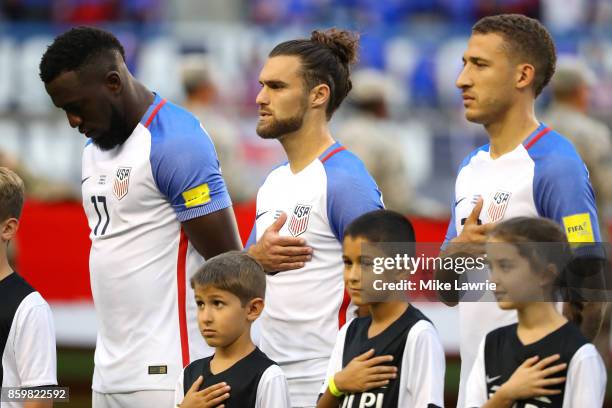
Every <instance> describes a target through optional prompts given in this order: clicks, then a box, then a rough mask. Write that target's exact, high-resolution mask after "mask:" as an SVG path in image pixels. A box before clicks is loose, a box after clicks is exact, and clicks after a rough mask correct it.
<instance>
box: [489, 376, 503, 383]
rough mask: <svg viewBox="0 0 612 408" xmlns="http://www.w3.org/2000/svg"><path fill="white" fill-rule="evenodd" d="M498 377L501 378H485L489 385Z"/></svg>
mask: <svg viewBox="0 0 612 408" xmlns="http://www.w3.org/2000/svg"><path fill="white" fill-rule="evenodd" d="M499 377H501V375H498V376H497V377H492V378H489V376H488V375H487V377H486V380H487V384H491V383H492V382H493V381H495V380H497V379H498V378H499Z"/></svg>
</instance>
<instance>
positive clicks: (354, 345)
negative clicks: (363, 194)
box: [317, 210, 445, 408]
mask: <svg viewBox="0 0 612 408" xmlns="http://www.w3.org/2000/svg"><path fill="white" fill-rule="evenodd" d="M415 241H416V239H415V234H414V228H413V227H412V224H411V223H410V221H409V220H408V219H407V218H406V217H404V216H403V215H401V214H399V213H396V212H394V211H389V210H378V211H372V212H369V213H367V214H364V215H362V216H360V217H359V218H357V219H355V220H354V221H353V222H352V223H351V224H350V225H349V226H348V227H347V228H346V231H345V233H344V242H343V254H342V258H343V260H344V283H345V286H346V288H347V290H348V292H349V294H350V296H351V299H352V301H353V303H355V304H356V305H357V306H366V307H367V308H368V309H369V312H370V315H369V316H366V317H359V318H356V319H354V320H352V321H351V322H349V323H347V324H345V325H344V326H343V327H342V329H341V330H340V332H339V333H338V337H337V339H336V345H335V346H334V350H333V352H332V356H331V359H330V361H329V366H328V369H327V378H326V380H325V384H324V386H323V389H322V390H321V392H322V396H321V399H320V400H319V403H318V404H317V407H318V408H326V407H328V408H331V407H338V406H342V407H343V408H357V407H377V408H396V407H415V408H436V407H442V406H444V373H445V362H444V349H443V348H442V343H441V342H440V339H439V336H438V333H437V331H436V329H435V328H434V326H433V324H432V323H431V322H430V321H429V319H428V318H427V317H426V316H425V315H424V314H423V313H421V311H419V310H418V309H417V308H416V307H414V306H413V305H411V304H410V303H409V302H408V299H406V297H405V293H403V292H402V293H401V294H400V295H401V297H400V298H398V297H396V296H393V297H391V296H389V297H385V298H383V299H377V296H376V293H375V292H376V290H375V289H374V286H373V282H374V279H381V278H382V280H383V281H384V282H386V283H397V282H400V281H401V280H404V279H407V276H406V275H407V274H409V271H406V270H386V271H385V272H384V274H381V275H375V274H374V272H373V270H372V267H371V265H372V264H373V259H372V257H373V256H381V257H384V258H386V259H388V258H395V257H396V256H397V255H398V254H400V253H401V255H408V256H411V257H414V253H415V248H414V242H415Z"/></svg>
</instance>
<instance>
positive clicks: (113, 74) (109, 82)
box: [104, 71, 123, 94]
mask: <svg viewBox="0 0 612 408" xmlns="http://www.w3.org/2000/svg"><path fill="white" fill-rule="evenodd" d="M104 85H105V86H106V88H107V89H108V90H109V91H111V92H112V93H113V94H118V93H119V92H120V91H121V89H122V87H123V83H122V82H121V75H120V74H119V72H118V71H109V72H107V73H106V75H105V77H104Z"/></svg>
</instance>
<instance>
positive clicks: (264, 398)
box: [255, 364, 291, 408]
mask: <svg viewBox="0 0 612 408" xmlns="http://www.w3.org/2000/svg"><path fill="white" fill-rule="evenodd" d="M255 408H291V401H290V400H289V385H288V384H287V378H286V377H285V374H284V373H283V370H281V368H280V367H279V366H277V365H276V364H274V365H271V366H270V367H268V368H267V369H266V371H264V373H263V374H262V375H261V378H260V379H259V384H258V385H257V399H256V401H255Z"/></svg>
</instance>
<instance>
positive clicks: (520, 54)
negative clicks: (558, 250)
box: [437, 14, 600, 407]
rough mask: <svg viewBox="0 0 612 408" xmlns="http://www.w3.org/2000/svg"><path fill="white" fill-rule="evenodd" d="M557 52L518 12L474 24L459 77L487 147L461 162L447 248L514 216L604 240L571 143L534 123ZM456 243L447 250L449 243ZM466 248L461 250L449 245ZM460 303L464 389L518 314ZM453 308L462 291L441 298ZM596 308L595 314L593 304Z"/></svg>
mask: <svg viewBox="0 0 612 408" xmlns="http://www.w3.org/2000/svg"><path fill="white" fill-rule="evenodd" d="M555 62H556V52H555V46H554V43H553V40H552V38H551V36H550V33H549V32H548V31H547V30H546V28H545V27H544V26H543V25H542V24H541V23H539V22H538V21H537V20H534V19H531V18H529V17H525V16H522V15H517V14H502V15H497V16H490V17H485V18H483V19H481V20H479V21H478V22H477V23H476V24H475V25H474V26H473V28H472V35H471V37H470V39H469V41H468V46H467V50H466V51H465V53H464V55H463V63H464V67H463V70H462V71H461V73H460V75H459V77H458V78H457V83H456V85H457V87H458V88H459V89H461V91H462V95H463V104H464V107H465V116H466V118H467V119H468V120H469V121H470V122H475V123H480V124H482V125H483V126H484V128H485V130H486V131H487V133H488V136H489V140H490V143H488V144H486V145H484V146H482V147H480V148H478V149H476V150H475V151H473V152H472V153H470V154H469V155H468V156H467V157H466V158H465V159H464V160H463V162H462V163H461V165H460V168H459V173H458V175H457V180H456V183H455V193H454V204H453V207H452V209H451V211H452V217H451V221H450V224H449V227H448V232H447V234H446V239H445V244H444V247H443V248H444V252H445V254H446V255H451V254H452V252H453V251H461V250H463V249H464V246H463V245H464V244H482V243H484V241H485V239H486V233H487V231H489V230H490V229H491V228H492V226H493V224H494V223H496V222H499V221H502V220H505V219H509V218H512V217H517V216H541V217H546V218H550V219H552V220H555V221H557V222H558V223H559V224H561V225H563V226H564V228H565V231H566V233H567V235H568V238H569V240H570V241H574V242H598V241H600V234H599V228H598V223H597V209H596V206H595V200H594V195H593V190H592V188H591V184H590V182H589V176H588V172H587V170H586V168H585V166H584V163H583V162H582V160H581V159H580V156H579V155H578V154H577V153H576V150H575V149H574V147H573V146H572V144H571V143H570V142H569V141H568V140H566V139H565V138H564V137H563V136H561V135H560V134H559V133H557V132H555V131H554V130H552V129H550V128H548V127H547V126H546V125H545V124H543V123H541V122H539V121H538V120H537V118H536V117H535V113H534V104H535V99H536V97H537V96H538V95H539V94H540V93H541V92H542V90H543V89H544V87H545V86H546V85H547V84H548V82H549V81H550V78H551V76H552V75H553V73H554V70H555ZM449 244H450V245H449ZM453 244H460V245H453ZM484 272H485V273H483V274H479V273H478V274H473V273H465V274H463V275H462V276H459V277H458V275H457V274H455V273H454V272H452V271H438V273H437V278H438V279H441V280H443V281H449V282H450V281H455V280H457V279H460V280H468V281H478V282H484V281H485V279H487V278H488V270H486V269H485V270H484ZM480 296H481V294H478V297H477V298H473V299H467V298H466V299H463V300H464V301H462V302H461V303H460V304H459V321H460V354H461V362H462V364H461V383H460V389H459V407H463V403H464V402H465V401H464V397H465V394H464V392H465V382H466V380H467V375H468V374H469V370H470V368H471V367H472V364H473V361H474V358H475V356H476V352H477V345H478V344H479V343H480V341H481V340H482V338H483V337H484V335H485V334H486V333H488V332H489V331H491V330H492V329H494V328H496V327H500V326H503V325H506V324H510V323H512V322H515V321H516V313H515V312H514V311H506V310H500V309H499V308H498V307H497V305H496V304H495V303H494V302H493V301H492V300H493V296H492V294H491V293H485V294H484V296H490V301H488V302H487V301H486V298H485V299H482V300H484V301H478V298H480ZM441 297H442V299H443V300H444V301H445V302H446V303H447V304H449V305H455V304H457V302H458V300H459V298H458V294H457V293H453V292H451V293H448V292H447V293H441ZM591 307H592V308H591ZM588 309H590V310H587V309H585V311H586V312H587V313H585V319H584V323H585V324H584V325H583V330H584V332H585V333H589V336H594V333H596V332H597V328H598V327H599V326H598V325H599V314H600V311H599V310H598V309H599V306H598V305H596V304H590V305H589V306H588Z"/></svg>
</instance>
